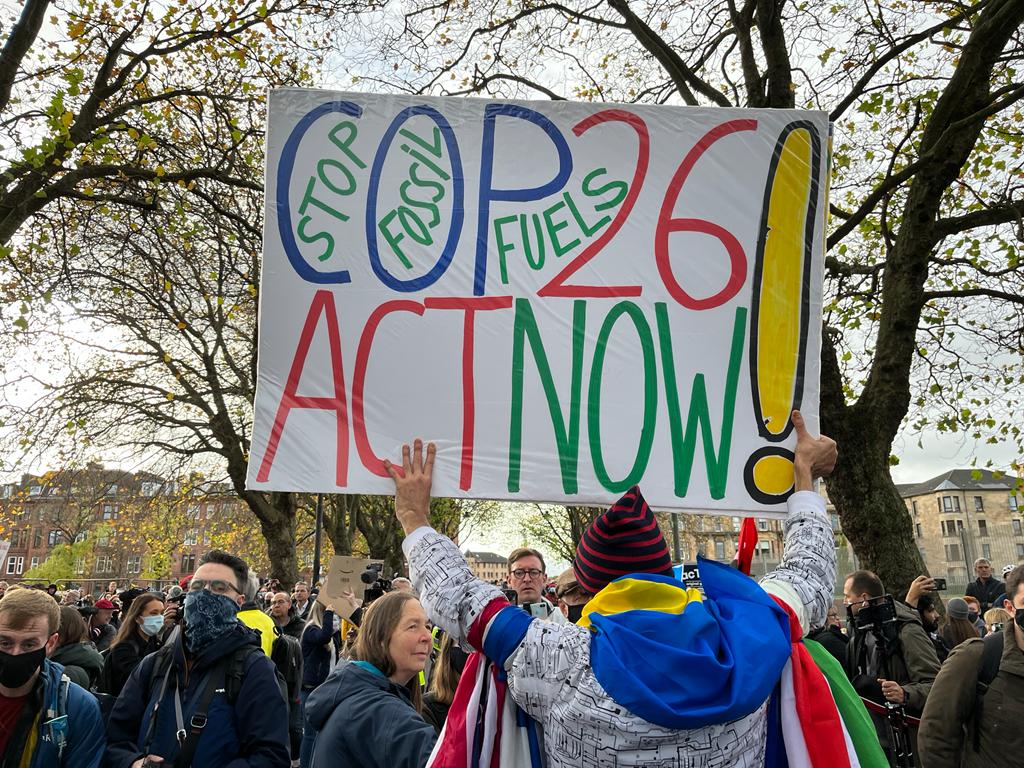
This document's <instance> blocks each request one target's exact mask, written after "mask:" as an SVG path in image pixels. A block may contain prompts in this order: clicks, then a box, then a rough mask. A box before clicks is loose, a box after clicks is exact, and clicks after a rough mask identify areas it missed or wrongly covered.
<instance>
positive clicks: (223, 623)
mask: <svg viewBox="0 0 1024 768" xmlns="http://www.w3.org/2000/svg"><path fill="white" fill-rule="evenodd" d="M237 614H238V604H237V603H236V602H235V601H234V600H232V599H231V598H230V597H228V596H226V595H215V594H214V593H213V592H211V591H210V590H208V589H199V590H196V591H195V592H189V593H188V596H187V597H186V598H185V644H186V645H187V646H188V649H189V650H190V651H193V652H198V651H201V650H203V649H204V648H206V647H207V646H208V645H209V644H210V643H212V642H213V641H214V640H216V639H217V638H218V637H220V636H221V635H223V634H224V633H225V632H227V631H229V630H230V629H231V628H232V627H233V626H235V624H237V623H238V619H237Z"/></svg>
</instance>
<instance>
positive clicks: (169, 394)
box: [166, 392, 174, 401]
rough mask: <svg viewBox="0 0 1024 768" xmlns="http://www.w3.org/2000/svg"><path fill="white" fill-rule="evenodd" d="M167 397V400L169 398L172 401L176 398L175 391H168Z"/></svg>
mask: <svg viewBox="0 0 1024 768" xmlns="http://www.w3.org/2000/svg"><path fill="white" fill-rule="evenodd" d="M166 397H167V400H168V401H171V400H173V399H174V393H173V392H168V393H167V395H166Z"/></svg>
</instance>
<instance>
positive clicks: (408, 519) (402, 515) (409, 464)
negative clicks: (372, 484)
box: [384, 438, 437, 536]
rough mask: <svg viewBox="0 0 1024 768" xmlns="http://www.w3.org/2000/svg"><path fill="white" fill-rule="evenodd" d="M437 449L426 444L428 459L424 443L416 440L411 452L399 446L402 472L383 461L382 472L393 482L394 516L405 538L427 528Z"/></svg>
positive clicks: (405, 447) (404, 446) (388, 462)
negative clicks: (384, 471)
mask: <svg viewBox="0 0 1024 768" xmlns="http://www.w3.org/2000/svg"><path fill="white" fill-rule="evenodd" d="M436 454H437V446H436V445H434V444H433V443H428V444H427V456H426V459H424V458H423V441H422V440H420V439H419V438H416V440H415V442H413V447H412V451H411V452H410V450H409V446H408V445H403V446H402V469H401V471H399V470H398V468H397V467H395V466H394V465H393V464H392V463H391V462H390V461H388V460H386V459H385V460H384V468H385V469H386V470H387V471H388V474H389V475H391V479H392V480H394V481H395V516H396V517H397V518H398V522H400V523H401V524H402V530H403V531H405V535H406V536H408V535H409V534H410V533H412V532H413V531H415V530H416V529H417V528H419V527H421V526H424V525H429V524H430V523H429V520H428V514H429V512H430V483H431V480H432V479H433V475H434V457H435V455H436Z"/></svg>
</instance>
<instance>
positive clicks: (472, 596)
mask: <svg viewBox="0 0 1024 768" xmlns="http://www.w3.org/2000/svg"><path fill="white" fill-rule="evenodd" d="M402 550H403V551H404V552H405V557H406V559H407V560H408V561H409V575H410V576H411V577H412V583H413V586H414V587H416V591H417V592H419V595H420V602H421V603H422V604H423V609H424V610H425V611H426V612H427V616H429V617H430V620H431V621H432V622H434V623H435V624H436V625H437V626H439V627H441V629H443V630H444V631H445V632H447V633H448V634H450V635H451V636H452V637H453V638H454V639H456V640H457V641H458V643H459V645H461V646H463V647H464V648H468V647H469V645H468V643H467V641H466V637H467V636H468V635H469V629H470V627H472V626H473V622H474V621H476V618H477V616H479V615H480V612H481V611H483V609H484V608H486V607H487V604H488V603H490V602H491V601H492V600H493V599H494V598H496V597H502V591H501V589H500V588H498V587H496V586H494V585H493V584H488V583H486V582H484V581H481V580H480V579H478V578H476V577H475V576H474V575H473V573H472V572H471V571H470V570H469V565H467V564H466V558H464V557H463V556H462V553H461V552H460V551H459V548H458V547H457V546H455V544H454V543H453V542H452V540H451V539H449V538H448V537H447V536H444V535H442V534H440V533H438V532H437V531H435V530H433V529H432V528H428V527H426V526H424V527H422V528H418V529H416V530H415V531H413V532H412V533H410V534H409V535H408V536H407V537H406V538H405V541H404V542H402ZM476 650H479V649H476Z"/></svg>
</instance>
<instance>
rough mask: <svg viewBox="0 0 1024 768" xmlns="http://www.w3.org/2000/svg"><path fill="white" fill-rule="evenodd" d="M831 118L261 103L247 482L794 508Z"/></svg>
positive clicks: (402, 99)
mask: <svg viewBox="0 0 1024 768" xmlns="http://www.w3.org/2000/svg"><path fill="white" fill-rule="evenodd" d="M828 130H829V126H828V122H827V118H826V116H825V115H824V114H822V113H818V112H802V111H785V110H783V111H779V110H731V109H692V108H682V107H657V106H632V105H631V106H621V105H609V104H581V103H569V102H505V101H487V100H477V99H442V98H429V97H412V96H388V95H374V94H355V93H331V92H323V91H310V90H297V89H292V90H277V91H273V92H271V94H270V101H269V117H268V137H267V179H266V192H267V195H266V199H267V210H266V222H265V227H266V230H265V241H264V262H263V272H262V276H261V287H260V318H259V379H258V385H257V394H256V402H255V424H254V428H253V440H252V453H251V457H250V464H249V476H248V486H249V487H250V488H257V489H264V490H296V491H319V492H350V493H362V492H365V493H388V492H390V491H392V490H393V487H392V483H391V481H390V480H389V479H388V478H387V477H386V474H385V472H384V470H383V468H382V464H381V462H382V459H383V458H388V459H391V460H392V461H398V460H400V455H401V453H400V450H401V448H400V447H401V445H402V444H403V443H404V442H408V441H410V440H411V439H412V438H413V437H415V436H420V437H423V438H426V439H431V440H433V441H435V442H436V443H437V444H438V448H439V453H438V460H437V466H436V470H435V479H434V492H435V494H436V495H438V496H463V497H466V496H472V497H485V498H496V499H520V500H540V501H563V502H568V503H574V504H586V503H596V504H606V503H608V502H609V501H611V500H613V499H614V498H616V497H617V496H618V495H620V494H621V493H622V492H623V491H625V490H627V489H628V488H630V487H631V486H632V485H634V484H640V485H641V487H642V489H643V492H644V495H645V496H646V497H647V499H648V501H649V502H650V503H651V504H652V506H654V507H655V508H658V509H675V510H681V509H691V510H708V511H719V512H720V511H724V510H737V511H738V510H746V511H755V512H757V513H758V514H765V513H771V512H772V511H781V510H782V509H783V507H782V506H781V504H782V502H783V501H784V499H785V498H786V496H787V495H788V493H789V491H790V488H791V485H792V465H791V457H792V454H791V450H790V449H791V448H792V446H793V444H794V441H795V438H794V435H793V433H792V425H791V423H790V420H789V413H790V411H791V410H792V409H793V408H800V409H801V410H802V411H803V412H804V414H805V416H806V417H807V419H808V422H809V425H810V427H811V428H812V429H815V428H816V427H817V403H818V354H819V347H820V316H821V283H822V244H823V236H824V234H823V233H824V217H825V210H826V207H827V206H826V201H825V188H826V183H825V181H826V176H827V146H828Z"/></svg>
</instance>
